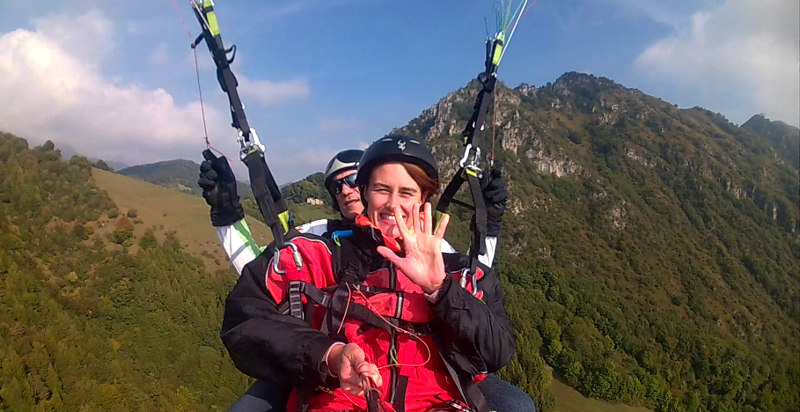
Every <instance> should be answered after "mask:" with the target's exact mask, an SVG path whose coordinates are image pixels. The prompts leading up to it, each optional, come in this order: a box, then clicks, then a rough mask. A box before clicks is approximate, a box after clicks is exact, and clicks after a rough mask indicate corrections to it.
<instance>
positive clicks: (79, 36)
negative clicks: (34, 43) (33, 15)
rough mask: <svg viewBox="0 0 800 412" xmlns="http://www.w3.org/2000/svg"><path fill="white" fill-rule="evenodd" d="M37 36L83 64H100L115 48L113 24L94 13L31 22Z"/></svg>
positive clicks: (44, 18) (46, 18) (60, 16)
mask: <svg viewBox="0 0 800 412" xmlns="http://www.w3.org/2000/svg"><path fill="white" fill-rule="evenodd" d="M33 24H34V27H35V31H36V33H37V34H39V35H41V36H42V37H44V38H46V39H48V40H49V42H50V43H52V44H53V45H54V46H57V47H58V48H60V49H67V48H69V51H70V55H71V56H72V57H74V58H76V59H78V60H80V61H82V62H84V63H85V64H90V65H93V66H96V65H98V64H100V63H102V61H103V59H105V58H106V57H107V56H108V54H109V53H110V52H111V50H112V49H113V47H114V32H113V30H114V29H113V24H112V22H111V21H110V20H108V19H106V18H105V17H103V15H102V14H101V13H100V12H99V11H97V10H91V11H88V12H86V13H84V14H81V15H78V16H69V15H50V16H47V17H41V18H37V19H33Z"/></svg>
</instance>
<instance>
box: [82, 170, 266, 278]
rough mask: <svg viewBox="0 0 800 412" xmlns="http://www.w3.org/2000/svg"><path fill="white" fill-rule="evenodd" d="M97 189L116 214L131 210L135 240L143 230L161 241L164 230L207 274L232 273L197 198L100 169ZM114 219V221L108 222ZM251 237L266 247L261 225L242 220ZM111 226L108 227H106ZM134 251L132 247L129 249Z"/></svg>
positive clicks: (96, 172)
mask: <svg viewBox="0 0 800 412" xmlns="http://www.w3.org/2000/svg"><path fill="white" fill-rule="evenodd" d="M92 177H93V178H94V180H95V182H96V183H97V186H98V187H100V188H101V189H103V190H105V191H106V192H108V194H109V196H110V197H111V200H113V201H114V203H115V204H116V205H117V208H119V212H120V215H124V214H125V213H126V212H127V211H128V210H130V209H135V210H136V215H137V217H136V218H135V219H132V220H133V221H134V222H135V223H138V224H135V225H134V227H135V230H134V236H135V238H136V239H139V238H140V237H141V235H142V234H143V233H144V231H145V229H146V228H150V229H153V231H154V232H155V233H156V236H157V237H159V238H161V239H163V237H164V234H166V233H167V232H168V231H174V232H175V233H176V234H177V237H178V239H179V240H180V242H181V245H183V246H184V250H185V251H186V252H188V253H190V254H192V255H193V256H196V257H198V258H200V259H202V260H203V262H204V263H205V265H206V268H207V269H208V270H209V271H210V272H211V273H223V272H224V273H230V274H231V275H233V274H235V272H234V270H233V266H232V265H231V264H230V262H229V261H228V256H227V255H226V254H225V251H224V250H222V247H220V245H219V239H218V238H217V232H216V230H215V229H214V227H212V226H211V220H210V218H209V215H208V213H209V206H208V205H207V204H206V202H205V200H203V198H202V197H199V196H192V195H189V194H186V193H181V192H178V191H176V190H171V189H167V188H164V187H161V186H157V185H154V184H151V183H148V182H145V181H142V180H137V179H134V178H130V177H127V176H122V175H118V174H116V173H111V172H106V171H103V170H100V169H93V170H92ZM111 220H114V219H111ZM246 220H247V223H248V225H249V226H250V229H251V230H252V232H253V236H254V237H255V239H256V240H257V241H258V242H259V244H260V245H266V244H267V243H268V242H269V240H270V239H271V236H270V235H268V232H269V230H268V229H267V228H266V226H264V224H262V223H261V222H258V221H256V220H255V219H251V218H249V217H248V218H246ZM108 226H109V227H111V226H112V225H108ZM132 249H134V251H135V247H134V248H132Z"/></svg>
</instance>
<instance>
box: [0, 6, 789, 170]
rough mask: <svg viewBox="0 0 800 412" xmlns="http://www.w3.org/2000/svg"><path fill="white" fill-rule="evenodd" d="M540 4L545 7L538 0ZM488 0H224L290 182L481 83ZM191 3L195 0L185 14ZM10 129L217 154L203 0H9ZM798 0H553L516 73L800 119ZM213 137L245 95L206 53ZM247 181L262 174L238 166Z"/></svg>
mask: <svg viewBox="0 0 800 412" xmlns="http://www.w3.org/2000/svg"><path fill="white" fill-rule="evenodd" d="M532 3H533V2H532ZM493 4H494V3H493V2H491V1H485V0H441V1H430V0H405V1H388V0H293V1H288V0H287V1H274V0H218V1H217V2H216V9H217V15H218V18H219V22H220V26H221V30H222V35H223V39H224V40H225V42H226V44H234V43H235V44H236V45H237V46H238V48H239V51H238V54H237V57H236V61H235V63H234V66H233V69H234V71H235V73H236V74H237V76H238V77H239V80H240V83H241V85H240V92H241V94H242V97H243V100H244V101H245V103H246V104H247V113H248V118H249V119H250V122H251V125H252V126H253V127H255V128H256V129H257V130H258V133H259V136H260V137H261V140H262V141H263V142H264V143H265V144H266V145H267V150H268V160H269V162H270V166H271V167H272V169H273V170H274V173H275V175H276V178H277V180H278V181H279V182H280V183H284V182H287V181H290V180H296V179H299V178H302V177H304V176H305V175H307V174H309V173H312V172H315V171H319V170H321V169H322V167H324V165H325V163H326V162H327V160H328V159H329V158H330V156H332V155H333V154H334V153H335V152H337V151H338V150H341V149H345V148H350V147H358V146H364V145H366V144H368V143H369V142H371V141H372V140H374V139H376V138H378V137H380V136H382V135H383V134H385V133H387V132H388V131H390V130H391V129H392V128H393V127H399V126H402V125H404V124H405V123H407V122H408V121H409V120H411V119H412V118H414V117H415V116H417V115H418V114H419V113H421V112H422V111H423V110H425V109H426V108H428V107H430V106H432V105H434V104H436V102H437V101H438V100H439V99H440V98H441V97H443V96H444V95H446V94H447V93H449V92H452V91H454V90H456V89H458V88H460V87H463V86H464V85H465V84H467V83H468V82H469V81H470V80H471V79H473V78H474V77H475V76H476V75H477V73H478V72H480V71H481V70H482V64H483V53H484V49H483V47H484V46H483V42H484V39H485V37H486V34H487V26H488V29H489V31H494V15H493V11H492V6H493ZM175 5H177V6H178V10H179V11H176V7H175ZM0 8H2V10H3V12H2V13H0V96H3V98H4V104H3V107H2V108H0V130H5V131H10V132H12V133H15V134H17V135H19V136H22V137H25V138H28V139H29V141H31V142H32V143H39V142H41V141H43V140H44V139H51V140H54V141H56V142H57V143H58V144H59V145H64V146H67V145H68V146H70V147H72V148H74V149H75V150H77V151H79V152H81V153H84V154H87V155H90V156H95V157H100V158H104V159H107V160H113V161H119V162H123V163H126V164H129V165H133V164H141V163H150V162H155V161H160V160H167V159H172V158H188V159H193V160H195V161H199V160H200V159H201V156H200V152H201V151H202V150H203V149H204V147H205V145H204V143H203V139H202V135H203V126H202V122H201V120H200V119H201V118H200V105H199V103H198V102H199V97H198V91H197V83H196V77H195V69H194V58H193V55H192V52H191V50H190V49H189V47H188V43H189V35H188V34H187V30H186V28H185V27H184V25H183V23H182V20H181V19H183V21H185V23H186V25H187V27H188V30H189V32H190V33H191V36H192V37H194V36H195V35H197V34H199V32H200V29H199V25H198V24H197V22H196V21H195V19H194V16H193V14H192V12H191V9H190V6H189V3H188V1H187V0H174V2H173V0H158V1H153V0H150V1H139V2H131V1H121V0H73V1H70V2H64V1H53V0H37V1H29V0H0ZM799 13H800V12H799V11H798V3H797V1H796V0H760V1H758V2H754V1H751V0H673V1H656V0H539V1H537V2H535V3H533V5H532V6H531V8H530V10H529V12H528V13H527V14H526V15H525V17H524V19H523V20H522V22H521V23H520V26H519V28H518V30H517V32H516V33H515V35H514V38H513V40H512V42H511V44H510V47H509V48H508V52H507V54H506V55H505V57H504V60H503V63H502V65H501V67H500V71H499V78H500V80H501V81H503V82H504V83H505V84H506V85H509V86H512V87H514V86H517V85H518V84H519V83H521V82H525V83H529V84H532V85H534V86H537V87H538V86H542V85H544V84H546V83H547V82H553V81H555V80H556V79H557V78H558V77H559V76H560V75H561V74H563V73H564V72H567V71H580V72H586V73H592V74H595V75H600V76H606V77H608V78H610V79H612V80H614V81H616V82H618V83H620V84H622V85H624V86H626V87H632V88H637V89H639V90H641V91H643V92H645V93H648V94H651V95H654V96H657V97H660V98H662V99H664V100H667V101H669V102H672V103H676V104H678V105H679V106H680V107H692V106H702V107H706V108H708V109H710V110H713V111H716V112H720V113H722V114H724V115H725V116H726V117H728V119H729V120H731V121H733V122H734V123H737V124H741V123H743V122H744V121H746V120H747V119H748V118H749V117H750V116H752V115H753V114H756V113H764V114H765V115H766V116H767V117H769V118H771V119H773V120H782V121H784V122H786V123H789V124H792V125H795V126H797V125H798V123H799V122H798V110H799V109H798V99H799V98H798V89H800V85H798V82H800V80H798V79H799V78H800V74H798V65H799V64H800V63H799V62H800V59H799V57H798V49H799V48H800V46H799V45H798V43H799V42H800V41H799V40H798V31H799V29H798V17H797V16H798V14H799ZM198 61H199V64H200V74H201V84H202V90H203V98H204V103H205V111H206V118H207V121H208V124H209V134H210V138H211V142H212V144H213V145H214V146H215V147H217V148H219V149H221V150H222V151H223V152H225V153H226V154H227V155H228V156H229V157H230V158H232V159H234V163H238V161H236V160H235V159H236V156H237V144H236V143H235V136H234V135H233V129H231V128H230V127H229V126H228V125H229V118H228V113H227V107H226V106H227V102H226V100H225V96H224V94H223V93H222V92H221V90H220V89H219V86H218V85H217V83H216V80H215V75H214V70H213V67H212V63H211V58H210V57H209V54H208V51H207V49H206V48H205V46H204V45H203V46H202V48H199V49H198ZM236 170H237V174H238V175H239V176H240V177H242V178H243V177H244V176H245V174H244V171H243V170H244V169H243V168H241V167H239V166H237V168H236Z"/></svg>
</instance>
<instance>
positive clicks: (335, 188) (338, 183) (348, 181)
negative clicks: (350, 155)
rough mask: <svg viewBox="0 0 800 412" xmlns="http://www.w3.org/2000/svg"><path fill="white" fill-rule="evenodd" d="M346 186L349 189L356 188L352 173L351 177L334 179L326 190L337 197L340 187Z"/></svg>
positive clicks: (354, 175) (354, 177)
mask: <svg viewBox="0 0 800 412" xmlns="http://www.w3.org/2000/svg"><path fill="white" fill-rule="evenodd" d="M343 185H347V187H349V188H351V189H355V188H356V174H355V173H353V174H351V175H347V176H345V177H343V178H341V179H336V180H334V181H332V182H331V184H330V186H329V187H328V190H330V191H331V192H332V193H333V194H335V195H338V194H339V193H342V186H343Z"/></svg>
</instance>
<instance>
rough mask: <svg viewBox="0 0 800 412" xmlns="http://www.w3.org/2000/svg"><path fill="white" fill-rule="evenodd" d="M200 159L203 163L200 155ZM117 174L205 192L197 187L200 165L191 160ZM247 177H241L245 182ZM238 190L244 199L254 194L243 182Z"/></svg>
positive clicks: (186, 190)
mask: <svg viewBox="0 0 800 412" xmlns="http://www.w3.org/2000/svg"><path fill="white" fill-rule="evenodd" d="M198 159H199V160H200V161H202V158H201V157H200V153H198ZM117 173H119V174H121V175H125V176H130V177H135V178H137V179H141V180H144V181H146V182H150V183H153V184H157V185H159V186H164V187H166V188H169V189H175V190H180V191H181V192H186V193H191V194H194V195H200V194H202V193H203V190H202V189H201V188H200V186H198V185H197V178H198V175H199V173H200V164H199V163H196V162H194V161H191V160H185V159H176V160H165V161H163V162H156V163H148V164H144V165H136V166H131V167H126V168H124V169H121V170H118V171H117ZM245 177H246V176H239V177H238V178H239V180H243V178H245ZM236 188H237V190H238V191H239V195H240V196H242V197H245V196H251V197H252V195H253V192H252V191H251V190H250V186H249V185H247V184H244V183H242V182H239V181H237V182H236Z"/></svg>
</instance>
